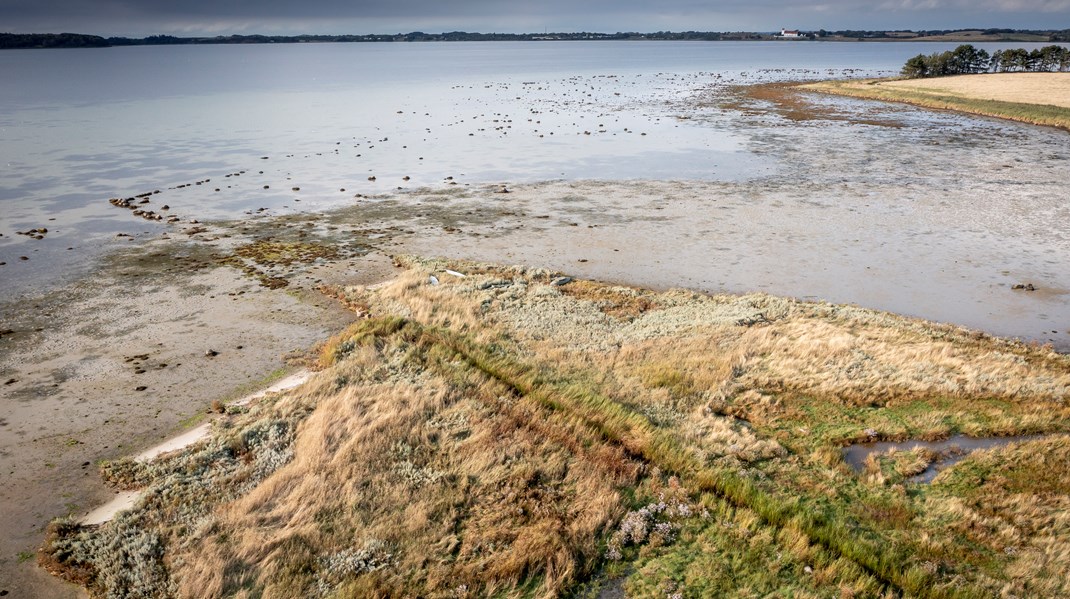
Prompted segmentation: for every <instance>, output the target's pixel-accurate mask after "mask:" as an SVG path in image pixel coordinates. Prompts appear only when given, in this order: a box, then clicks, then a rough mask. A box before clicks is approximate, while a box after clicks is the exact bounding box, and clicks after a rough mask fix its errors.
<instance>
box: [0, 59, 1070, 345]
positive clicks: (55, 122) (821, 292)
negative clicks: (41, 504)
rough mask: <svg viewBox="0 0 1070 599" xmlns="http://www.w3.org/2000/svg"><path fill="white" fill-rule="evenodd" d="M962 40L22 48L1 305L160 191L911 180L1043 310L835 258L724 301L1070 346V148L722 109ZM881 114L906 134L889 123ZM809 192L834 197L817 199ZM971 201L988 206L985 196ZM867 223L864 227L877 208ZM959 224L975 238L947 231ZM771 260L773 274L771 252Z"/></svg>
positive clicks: (76, 260) (217, 209) (283, 192)
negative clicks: (879, 316)
mask: <svg viewBox="0 0 1070 599" xmlns="http://www.w3.org/2000/svg"><path fill="white" fill-rule="evenodd" d="M951 46H952V45H948V44H927V43H917V44H909V43H887V44H867V43H806V42H800V43H772V42H770V43H765V42H740V43H735V42H716V43H705V42H544V43H543V42H540V43H504V42H503V43H434V44H403V43H390V44H288V45H239V46H176V47H166V46H159V47H130V48H108V49H91V50H90V49H80V50H47V51H44V50H41V51H37V50H32V51H7V52H3V53H0V75H2V77H3V80H4V81H5V82H6V83H7V84H6V85H4V86H0V165H3V177H2V179H0V233H2V234H3V236H2V237H0V262H6V264H5V265H4V266H0V282H2V286H0V287H2V290H3V291H2V292H0V293H2V295H0V300H3V301H9V300H12V299H14V298H16V297H25V296H30V295H33V294H35V293H39V292H41V291H43V290H45V289H48V288H50V287H53V286H55V285H58V284H60V283H62V282H64V281H69V280H72V279H75V278H77V277H78V276H81V275H82V274H83V273H84V272H86V270H87V269H88V268H90V267H91V265H92V260H93V257H94V256H96V255H99V253H100V252H102V251H105V250H108V249H115V248H128V247H131V242H130V241H127V239H129V238H125V237H124V238H121V239H116V237H115V235H116V234H118V233H129V234H132V235H134V236H135V237H144V236H151V235H157V234H160V233H162V232H163V231H165V230H166V227H165V226H163V225H160V224H155V223H148V222H145V221H142V220H140V219H136V220H132V219H131V216H130V214H129V212H128V211H125V210H117V209H115V208H113V207H111V206H109V205H108V204H107V201H106V200H107V199H108V198H111V197H130V196H133V195H135V194H139V193H144V192H150V191H154V190H159V191H161V193H160V194H158V196H153V202H154V204H153V205H154V206H156V207H159V206H160V205H161V204H163V203H167V204H168V205H169V206H170V209H171V213H172V214H178V215H180V216H181V217H182V219H183V220H184V221H185V220H188V219H192V218H196V219H201V220H205V219H211V218H236V217H242V216H243V215H244V214H245V213H247V212H250V211H259V213H268V214H283V213H286V212H302V211H307V212H314V211H322V210H328V209H331V208H334V207H342V206H347V205H350V204H351V203H352V202H353V201H354V195H355V194H358V193H359V194H364V195H368V194H385V193H395V192H399V193H405V192H408V191H411V190H418V189H422V188H432V189H434V188H436V187H442V186H444V185H446V184H447V183H446V181H447V180H448V179H447V177H452V178H453V179H451V180H449V181H453V182H457V183H460V184H462V185H472V186H477V185H480V184H498V183H513V184H515V183H523V182H527V183H533V182H538V181H548V180H562V179H563V180H576V181H581V180H622V179H624V180H637V181H639V180H642V181H677V180H679V181H705V182H723V183H724V184H725V185H730V186H733V187H732V189H733V190H736V191H738V192H739V193H741V194H748V193H751V194H753V195H754V196H755V197H756V198H758V200H756V201H755V205H759V204H761V203H762V202H761V200H762V198H766V199H767V198H768V197H770V196H769V195H768V194H766V193H765V192H766V191H775V190H783V189H784V188H786V187H791V188H792V189H795V190H797V191H798V195H799V196H801V199H800V200H799V201H801V202H811V203H813V202H816V203H821V202H826V203H829V204H830V205H832V204H842V203H843V202H857V201H858V198H865V197H867V194H868V195H877V194H880V193H882V190H885V189H888V188H889V187H890V186H894V185H900V184H904V182H905V184H906V185H907V186H908V187H909V191H910V193H911V194H914V195H915V196H917V197H913V196H912V197H905V198H903V206H901V208H902V209H903V210H907V209H908V207H909V206H912V205H913V204H914V203H915V202H916V201H917V198H920V197H924V198H925V199H926V200H931V201H932V202H947V203H949V204H948V206H947V210H946V211H943V212H942V211H941V209H939V208H936V209H933V210H930V211H927V212H925V219H926V220H931V221H932V222H926V223H924V224H925V226H919V228H918V229H917V230H912V231H909V232H904V233H903V235H901V236H899V240H900V241H902V242H903V243H904V244H907V245H909V244H911V243H915V242H917V243H924V242H925V236H926V235H939V234H941V232H942V231H951V232H953V233H955V234H958V233H959V232H961V233H962V234H963V235H973V236H974V237H973V238H972V239H971V241H970V243H974V244H977V245H978V246H986V247H987V246H992V247H996V246H1000V245H1004V246H1007V245H1008V244H1009V245H1010V246H1013V247H1014V252H1015V254H1014V257H1013V258H1010V257H1007V256H1004V255H996V256H995V257H994V258H993V260H996V261H999V260H1002V261H1003V263H996V264H991V265H986V267H988V268H990V270H991V271H992V272H993V273H999V272H1004V273H1014V276H1017V275H1018V274H1019V273H1024V274H1033V275H1035V276H1036V277H1038V279H1037V280H1038V281H1041V283H1042V284H1043V287H1044V296H1043V298H1042V299H1037V297H1039V296H1036V297H1034V298H1031V299H1024V300H1019V299H1015V300H1014V302H1018V304H1020V303H1021V302H1026V303H1025V305H1018V304H1014V305H1015V306H1017V308H1015V309H1016V310H1018V311H1019V312H1020V314H1014V315H1011V316H1001V315H1000V313H1001V312H1005V311H1006V308H1007V305H1005V304H1000V305H999V306H996V307H993V306H991V305H989V306H986V307H983V308H982V309H980V311H976V310H974V311H971V310H967V311H966V312H965V313H964V317H963V318H962V319H960V320H956V319H955V317H954V316H955V311H954V308H953V307H949V305H952V306H953V305H954V303H955V301H956V300H955V299H951V300H949V305H945V306H943V307H942V308H941V309H940V310H935V311H931V312H929V311H927V308H926V306H925V305H924V304H925V302H923V301H919V302H916V303H915V304H909V305H913V306H915V309H914V310H902V308H903V307H904V305H905V303H906V301H907V300H905V299H904V298H903V297H901V294H900V296H898V297H896V298H895V300H894V301H891V300H889V301H883V300H882V299H881V297H880V296H879V294H874V293H872V292H870V293H868V294H867V293H860V294H855V295H852V294H851V293H843V292H842V291H841V290H840V288H841V287H843V281H839V280H836V277H835V276H829V275H821V274H819V271H820V270H822V269H820V268H813V265H815V264H816V265H821V264H822V263H823V262H826V261H835V260H837V257H836V256H827V255H824V256H816V255H815V256H807V255H805V254H806V252H805V251H803V250H800V253H801V255H800V268H799V269H797V270H803V271H805V270H806V268H805V267H804V266H802V265H805V264H810V265H811V271H810V272H811V274H812V275H813V276H812V277H810V278H807V277H806V275H799V276H800V278H802V279H805V284H799V281H798V280H793V281H791V282H783V283H781V284H777V283H776V282H771V281H765V280H760V277H761V276H762V275H761V274H760V272H761V271H760V269H757V268H754V269H752V270H751V271H750V272H751V274H741V275H739V276H728V277H724V278H725V279H726V281H725V283H724V289H725V290H728V291H747V290H750V289H764V290H768V291H771V292H774V293H784V294H798V295H804V296H813V297H822V298H827V299H832V300H835V301H857V302H860V303H863V304H866V305H869V306H872V307H878V308H885V309H900V311H906V312H908V313H912V314H914V315H917V316H924V317H931V318H936V319H939V320H953V321H957V322H960V323H962V324H968V325H970V326H975V327H979V328H985V329H986V330H990V331H993V332H997V333H1000V334H1008V335H1015V336H1022V337H1025V338H1029V339H1038V340H1049V339H1050V340H1052V341H1054V342H1055V343H1056V344H1057V345H1060V346H1066V345H1067V343H1068V339H1070V337H1068V336H1067V332H1066V328H1067V324H1068V323H1070V300H1068V299H1067V298H1068V296H1067V289H1068V288H1070V266H1068V262H1067V256H1070V251H1067V250H1068V249H1070V248H1068V244H1070V240H1068V235H1070V233H1068V231H1070V224H1068V223H1070V215H1068V212H1067V211H1068V208H1067V206H1066V204H1065V200H1064V199H1062V198H1064V196H1065V190H1066V189H1068V188H1070V175H1068V172H1070V168H1067V166H1068V162H1067V161H1068V158H1067V137H1066V133H1065V132H1060V131H1053V130H1047V129H1042V128H1036V127H1028V126H1023V125H1016V124H1006V123H999V122H995V121H991V120H985V119H975V118H970V117H961V116H955V115H947V114H937V113H931V112H926V111H920V110H914V109H909V108H902V107H887V106H882V105H879V104H875V103H868V102H858V101H849V100H835V99H814V100H813V102H816V103H825V104H827V105H830V106H834V107H836V108H837V109H838V110H842V111H846V112H848V113H850V114H855V115H857V116H858V120H859V121H860V123H859V124H855V123H846V124H845V123H842V122H839V123H818V125H820V126H818V125H815V123H814V122H796V121H793V120H790V119H783V118H780V117H778V116H776V115H775V114H770V115H769V116H767V117H760V116H755V115H753V114H744V113H740V112H739V111H737V110H732V109H729V108H723V107H720V106H718V105H717V102H716V100H717V98H720V97H721V96H718V93H719V92H718V90H723V89H725V88H726V85H727V84H740V83H751V82H760V81H774V80H791V79H814V78H825V77H842V76H845V75H850V76H864V75H885V74H890V73H892V72H895V71H897V70H898V68H899V67H900V65H902V63H903V62H904V61H905V60H906V59H907V58H909V57H910V56H913V55H915V54H918V53H930V52H934V51H942V50H946V49H948V48H950V47H951ZM981 46H982V47H985V48H986V49H988V50H989V51H992V50H994V49H996V48H998V47H1001V46H998V45H989V44H982V45H981ZM1020 46H1022V44H1010V45H1003V46H1002V47H1020ZM882 119H883V120H887V121H892V122H894V123H895V126H893V127H887V126H874V125H872V123H873V122H875V121H880V120H882ZM1012 167H1015V168H1013V169H1012ZM1004 169H1007V170H1004ZM1012 172H1013V174H1008V173H1012ZM993 173H996V174H993ZM228 175H230V176H229V177H228ZM371 177H374V178H375V179H374V180H372V179H371ZM406 177H407V179H406ZM197 182H201V184H197ZM979 182H980V183H979ZM840 184H842V185H843V186H845V187H846V186H851V187H852V190H851V193H850V194H849V197H846V198H845V197H834V196H829V195H828V194H829V191H828V190H829V189H830V188H831V187H832V186H835V185H840ZM185 185H189V186H188V187H180V186H185ZM808 186H814V187H813V189H818V187H820V189H822V191H821V195H820V196H817V195H813V194H808V193H807V187H808ZM295 188H297V189H298V190H299V192H298V191H295ZM216 189H219V191H215V190H216ZM963 189H966V190H970V189H972V190H973V191H975V192H976V193H977V194H983V195H984V197H979V198H976V199H977V200H978V201H977V203H976V204H972V203H969V204H968V203H967V202H966V200H965V199H964V198H968V197H971V196H969V193H967V192H964V191H962V190H963ZM341 190H344V191H341ZM860 190H861V191H860ZM774 204H775V202H774ZM885 208H887V206H885V207H884V208H882V207H881V206H879V205H877V203H874V207H873V208H871V209H873V210H882V209H885ZM770 209H772V210H775V209H776V206H772V207H771V208H770ZM857 209H858V210H859V211H861V213H863V214H864V213H865V210H866V209H867V207H866V206H865V205H859V206H857ZM893 209H895V208H893ZM941 214H944V215H946V218H947V219H952V218H954V219H960V220H961V221H962V222H955V223H951V222H938V221H940V220H941V218H943V217H941ZM759 218H760V217H759ZM975 219H979V220H975ZM971 221H974V222H971ZM982 221H983V222H982ZM994 222H998V223H1002V224H1003V225H1006V226H1005V227H1004V226H1002V225H1001V226H1000V227H996V228H994V227H993V226H992V225H991V223H994ZM750 224H751V225H754V224H755V223H750ZM38 227H44V228H47V229H48V234H47V235H46V236H45V239H42V240H35V239H31V238H29V237H27V236H23V235H18V234H16V231H24V230H28V229H31V228H38ZM833 228H835V227H833ZM997 228H998V230H996V229H997ZM1018 233H1021V235H1019V234H1018ZM888 235H889V236H890V237H895V236H896V234H895V232H894V231H893V232H888ZM914 238H916V239H914ZM68 248H72V249H68ZM131 251H132V250H131ZM686 251H687V248H682V249H681V252H682V253H686ZM861 251H878V252H879V251H880V250H879V249H873V248H870V249H867V250H861ZM1008 251H1009V250H1008ZM22 256H25V257H27V258H28V260H21V259H20V257H22ZM753 258H754V260H755V263H756V264H760V262H761V261H762V260H763V259H766V260H768V259H770V258H767V257H766V258H763V256H762V255H761V252H758V255H756V256H754V257H753ZM940 258H941V257H940V256H936V257H934V260H939V259H940ZM946 258H947V260H948V262H949V264H950V263H951V262H952V261H956V262H957V256H946ZM774 259H775V258H774ZM879 260H880V261H882V262H885V263H887V264H890V265H892V268H889V272H890V273H891V276H892V277H898V278H899V279H901V280H902V281H903V283H904V284H907V283H911V281H910V278H911V277H912V276H916V273H915V272H913V271H912V269H911V267H910V264H909V262H910V258H909V255H908V256H907V257H904V256H903V255H897V254H896V253H894V252H893V251H891V250H889V251H888V253H887V255H882V256H880V257H879ZM955 268H957V267H955ZM1030 269H1031V270H1030ZM754 273H758V274H754ZM955 276H961V277H964V278H969V277H972V276H973V275H970V274H968V273H967V274H965V275H955ZM993 276H994V277H996V278H998V276H996V275H993ZM748 277H749V278H748ZM823 277H824V278H823ZM709 280H714V281H717V280H718V278H717V277H712V278H710V279H709ZM785 280H786V279H785ZM993 280H994V279H993V278H992V277H989V278H988V279H985V280H970V281H967V282H965V283H961V282H960V283H957V284H956V285H952V286H949V288H948V293H950V294H960V295H962V294H966V295H967V296H968V294H969V291H968V290H969V289H970V285H971V284H973V285H976V286H991V285H996V284H1000V285H1002V284H1003V283H994V282H993ZM661 282H662V281H659V283H661ZM1007 282H1009V281H1007ZM914 283H916V281H915V282H914ZM933 284H934V285H943V284H944V282H941V281H934V282H933ZM792 285H796V286H797V287H798V288H797V289H793V288H792ZM907 287H909V285H907ZM882 293H883V292H882ZM960 299H961V301H962V303H963V304H964V305H965V304H968V303H973V302H972V298H970V297H962V298H960ZM1029 302H1034V303H1033V304H1030V303H1029ZM1036 302H1041V303H1039V304H1037V303H1036ZM1012 303H1013V302H1012ZM997 321H998V322H997ZM989 325H991V326H989ZM1049 331H1050V332H1049Z"/></svg>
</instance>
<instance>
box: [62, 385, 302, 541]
mask: <svg viewBox="0 0 1070 599" xmlns="http://www.w3.org/2000/svg"><path fill="white" fill-rule="evenodd" d="M309 376H311V373H310V372H309V371H307V370H299V371H297V372H295V373H293V374H291V375H289V376H287V377H285V378H283V379H281V380H279V381H277V382H275V383H274V384H273V385H271V386H270V387H267V388H266V389H262V390H260V391H257V392H255V393H251V394H249V395H246V396H245V397H242V398H241V399H239V400H237V401H235V402H233V403H231V405H236V406H244V405H247V404H249V403H251V402H254V401H256V400H258V399H260V398H262V397H264V396H266V395H268V394H270V393H279V392H281V391H286V390H288V389H293V388H295V387H298V386H300V385H302V384H303V383H304V382H305V381H307V380H308V377H309ZM211 424H212V423H211V422H205V423H203V424H201V425H199V426H197V427H195V428H192V429H190V430H188V431H186V432H184V433H182V434H181V435H178V436H177V437H172V438H170V439H168V440H166V441H164V442H163V443H160V444H159V445H156V446H154V447H150V448H149V449H146V450H145V451H143V452H141V453H139V454H137V456H135V457H134V459H135V460H137V461H139V462H151V461H152V460H154V459H156V458H157V457H159V456H161V455H163V454H165V453H170V452H172V451H178V450H180V449H185V448H187V447H189V446H190V445H193V444H194V443H196V442H198V441H200V440H201V439H204V438H205V437H206V436H208V432H209V430H210V429H211ZM141 494H142V491H140V490H135V491H120V492H119V493H117V494H116V495H115V498H114V499H112V500H111V501H109V502H107V503H105V504H104V505H101V506H99V507H97V508H96V509H93V510H92V511H90V512H88V513H87V514H86V515H85V516H82V518H81V520H79V522H80V523H81V524H83V525H85V526H94V525H97V524H104V523H105V522H107V521H109V520H111V519H112V518H114V517H115V515H116V514H118V513H119V512H121V511H123V510H125V509H129V508H131V507H133V506H134V504H135V503H136V502H137V500H138V498H140V497H141Z"/></svg>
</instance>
